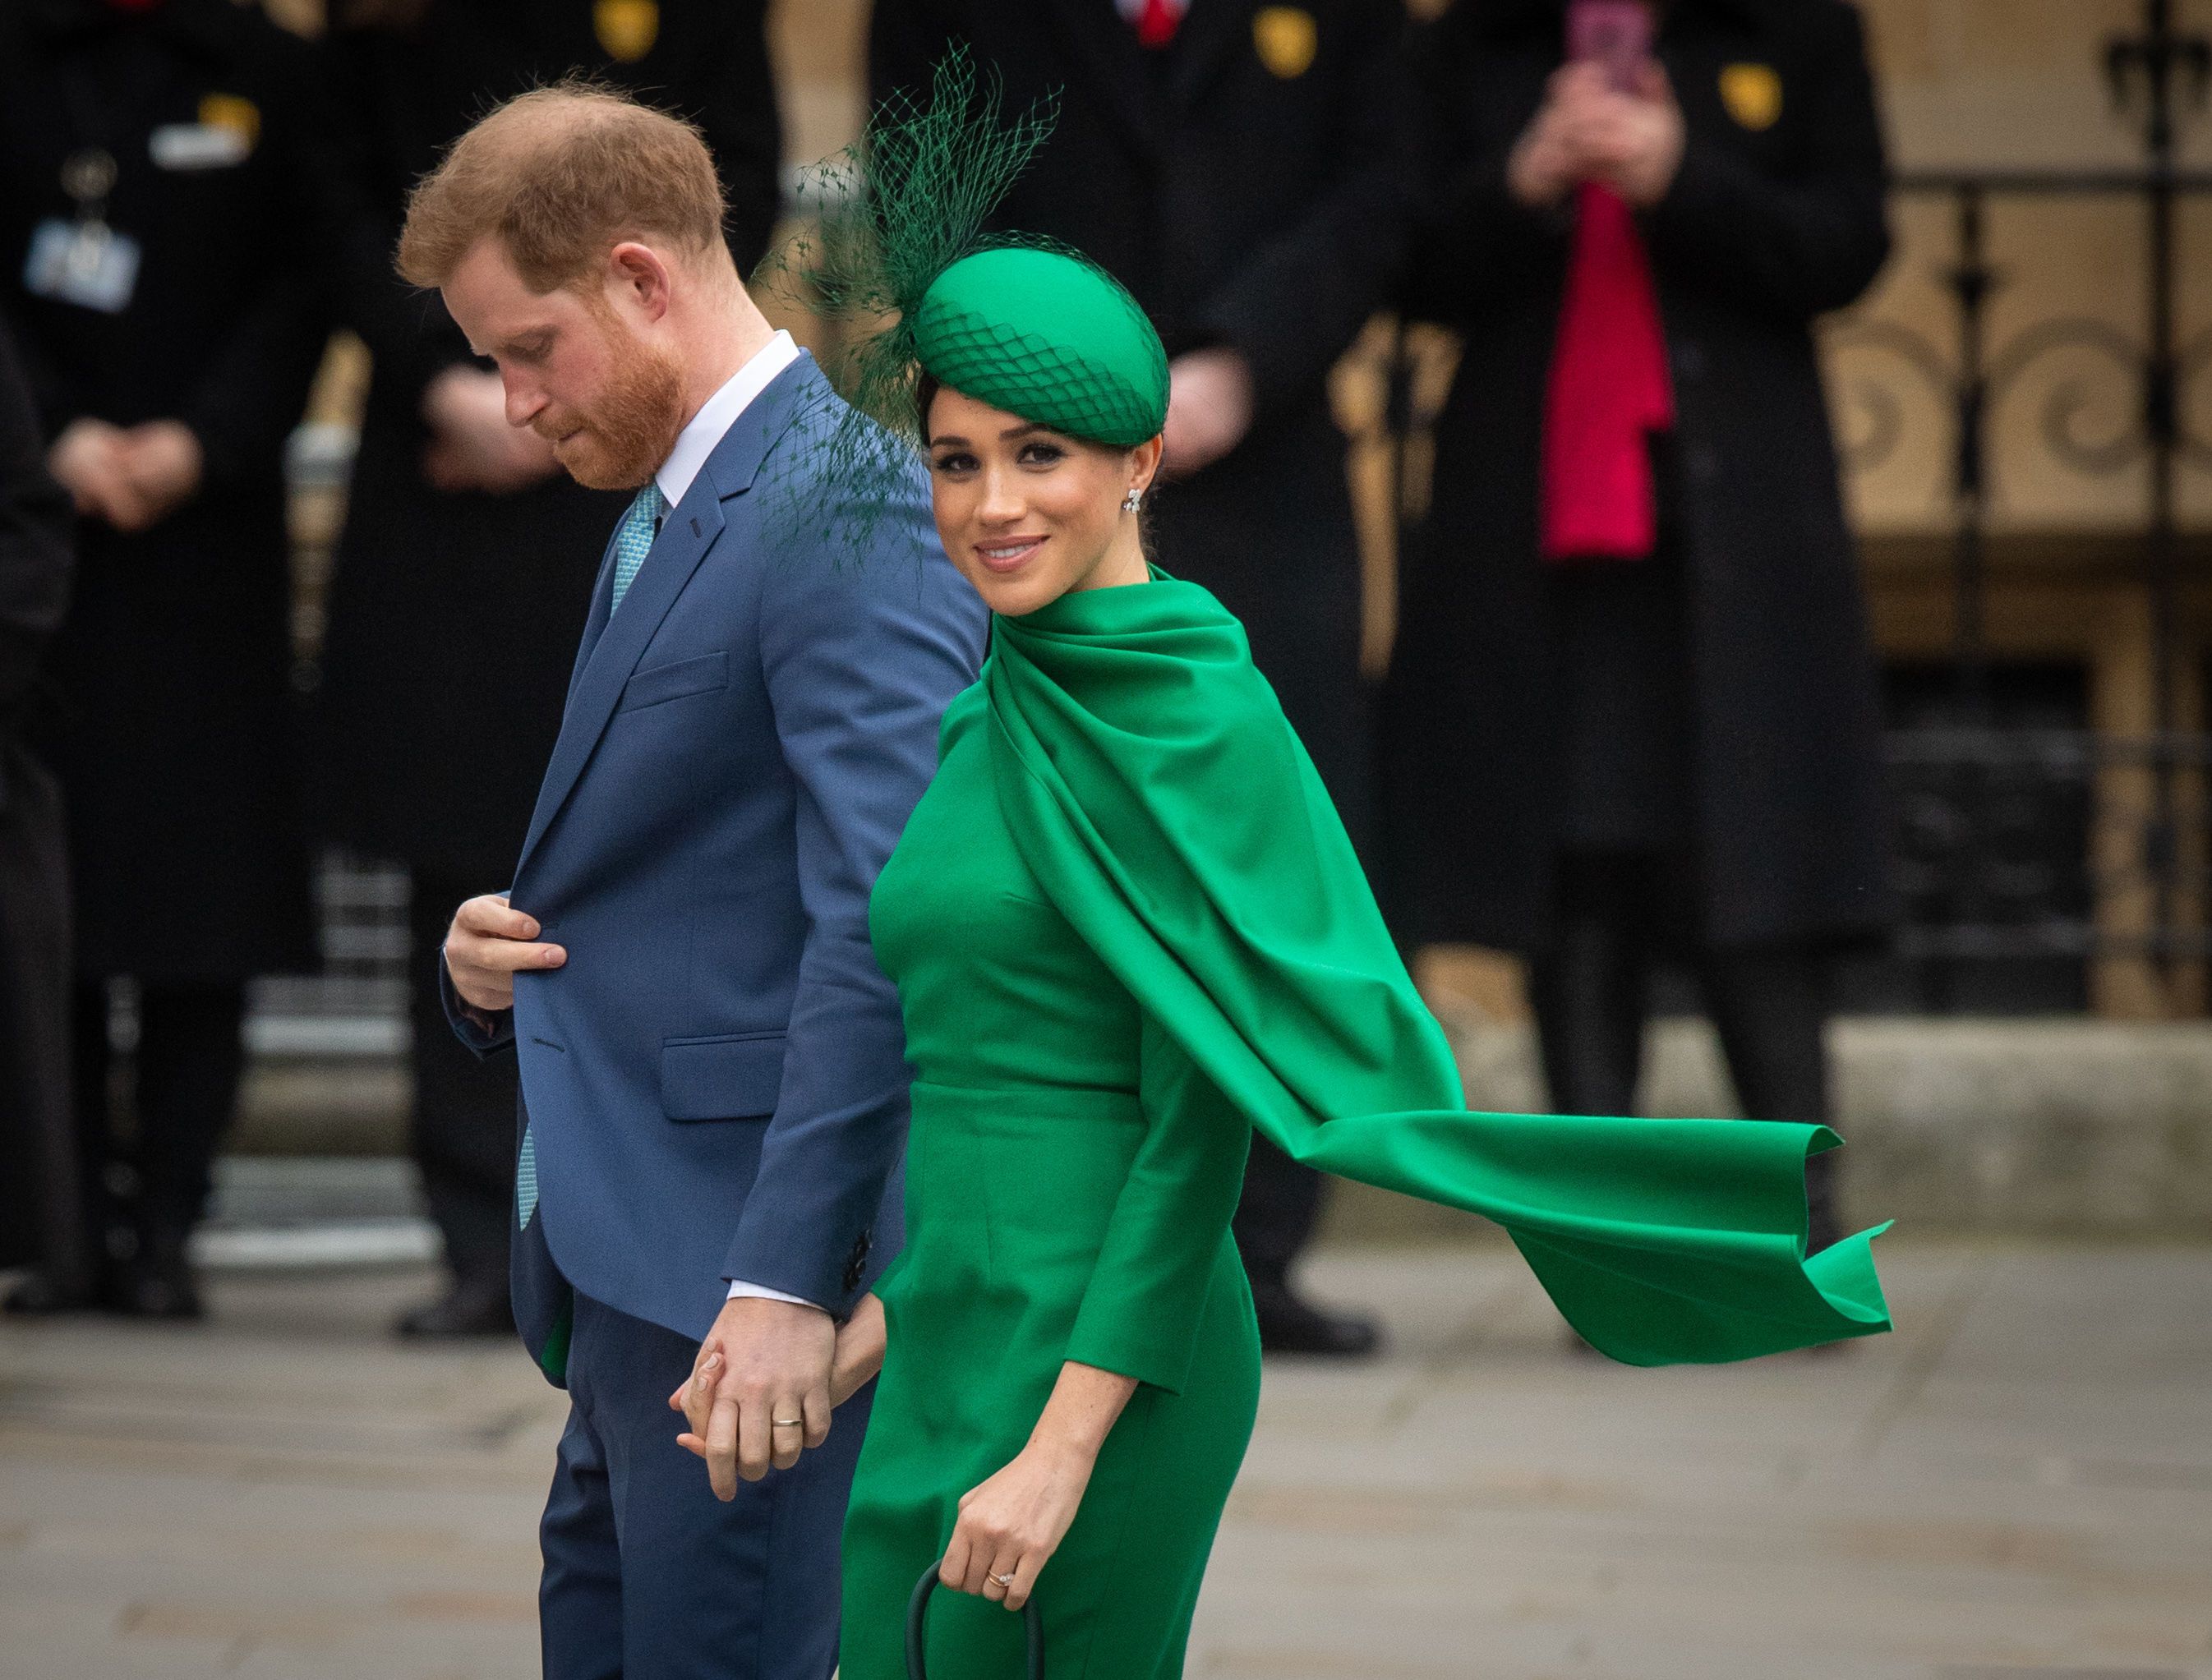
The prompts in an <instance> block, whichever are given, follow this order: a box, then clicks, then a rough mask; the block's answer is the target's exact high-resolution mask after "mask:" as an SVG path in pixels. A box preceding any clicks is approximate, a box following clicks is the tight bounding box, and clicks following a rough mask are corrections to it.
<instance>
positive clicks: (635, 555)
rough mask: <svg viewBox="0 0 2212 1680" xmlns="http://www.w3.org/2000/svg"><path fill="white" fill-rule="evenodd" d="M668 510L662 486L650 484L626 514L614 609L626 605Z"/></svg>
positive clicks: (618, 546)
mask: <svg viewBox="0 0 2212 1680" xmlns="http://www.w3.org/2000/svg"><path fill="white" fill-rule="evenodd" d="M667 511H668V498H667V497H666V496H664V495H663V494H660V486H659V484H657V483H653V482H647V485H646V487H645V488H643V489H642V490H640V491H639V492H638V493H637V500H635V501H634V502H632V503H630V505H629V512H627V513H625V514H623V521H622V523H621V524H620V525H617V526H616V527H615V598H614V606H611V607H609V608H608V609H607V610H608V611H609V612H610V613H611V612H612V611H614V610H615V607H619V606H620V605H622V603H623V596H625V595H627V594H629V586H630V585H631V583H632V582H633V581H634V580H635V579H636V577H637V568H638V567H641V566H642V565H644V564H645V556H646V555H647V551H648V550H650V549H652V547H653V535H654V531H653V527H654V525H656V523H657V522H658V521H659V519H660V516H661V515H662V514H663V513H665V512H667Z"/></svg>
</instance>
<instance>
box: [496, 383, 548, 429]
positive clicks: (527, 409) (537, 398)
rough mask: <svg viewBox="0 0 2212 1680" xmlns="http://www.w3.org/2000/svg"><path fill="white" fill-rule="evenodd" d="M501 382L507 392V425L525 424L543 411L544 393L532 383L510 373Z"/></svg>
mask: <svg viewBox="0 0 2212 1680" xmlns="http://www.w3.org/2000/svg"><path fill="white" fill-rule="evenodd" d="M501 388H502V389H503V390H504V391H506V393H507V424H508V425H510V426H527V425H528V424H530V422H532V421H533V420H535V419H537V417H538V415H540V414H542V413H544V409H545V393H544V391H540V390H539V389H538V387H537V386H536V385H534V384H532V383H531V382H530V381H528V380H526V379H517V378H516V377H515V376H514V375H513V374H512V373H509V374H507V375H506V376H505V378H504V379H502V380H501Z"/></svg>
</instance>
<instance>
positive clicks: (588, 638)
mask: <svg viewBox="0 0 2212 1680" xmlns="http://www.w3.org/2000/svg"><path fill="white" fill-rule="evenodd" d="M621 532H622V521H621V520H619V519H617V520H616V521H615V528H614V530H612V531H609V532H608V533H607V546H606V551H605V553H604V554H602V555H600V556H599V575H598V576H597V577H596V578H594V579H592V604H591V608H590V610H588V611H587V612H586V614H585V615H584V639H583V640H581V641H580V642H578V643H577V644H576V664H575V668H574V670H571V671H569V673H568V701H567V702H566V705H567V706H574V704H575V703H576V685H577V684H578V683H580V682H582V681H583V680H584V670H585V667H586V666H587V665H589V664H591V662H592V649H593V648H595V647H597V646H599V637H600V636H601V635H602V634H605V631H606V628H607V615H608V614H610V613H611V612H612V611H613V610H614V603H615V538H616V537H617V536H619V535H620V534H621ZM562 715H563V716H566V715H567V713H566V710H565V707H564V710H563V713H562Z"/></svg>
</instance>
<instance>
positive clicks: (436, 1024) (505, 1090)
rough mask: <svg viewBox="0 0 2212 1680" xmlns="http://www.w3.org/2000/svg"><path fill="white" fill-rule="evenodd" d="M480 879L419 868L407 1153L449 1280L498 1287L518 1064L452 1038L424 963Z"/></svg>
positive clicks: (510, 1202) (503, 1270)
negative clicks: (440, 1240)
mask: <svg viewBox="0 0 2212 1680" xmlns="http://www.w3.org/2000/svg"><path fill="white" fill-rule="evenodd" d="M483 882H484V877H483V876H481V875H479V876H474V877H472V878H471V879H470V880H467V881H460V880H457V879H454V878H453V877H451V876H444V875H442V874H440V873H438V872H435V871H432V870H416V871H415V875H414V895H413V899H412V901H411V907H410V911H409V913H408V931H409V939H410V943H411V946H412V949H411V951H410V960H409V963H408V969H407V972H408V973H409V974H410V976H411V977H413V979H415V982H416V983H415V984H414V985H413V986H410V987H409V988H408V994H407V995H408V1013H409V1017H410V1020H409V1024H410V1027H411V1028H412V1029H413V1033H414V1051H413V1054H412V1056H411V1058H410V1074H411V1076H412V1083H413V1088H414V1089H413V1096H414V1110H413V1114H414V1118H413V1122H412V1126H411V1130H410V1149H412V1151H413V1154H414V1156H415V1164H416V1167H417V1168H419V1169H420V1170H421V1172H422V1193H423V1198H424V1199H425V1200H426V1201H427V1202H428V1204H429V1209H430V1218H431V1220H432V1222H434V1223H435V1224H436V1226H437V1228H438V1230H439V1233H440V1234H441V1236H443V1237H444V1239H445V1243H446V1265H447V1267H448V1269H450V1270H451V1271H452V1272H453V1277H454V1281H455V1282H457V1283H466V1284H483V1285H496V1286H498V1287H501V1288H504V1287H505V1285H506V1279H507V1231H508V1228H509V1227H510V1226H512V1225H513V1222H514V1221H513V1210H514V1112H515V1101H516V1083H517V1075H516V1071H515V1058H513V1057H512V1056H494V1057H491V1058H486V1059H482V1060H480V1059H478V1058H477V1057H476V1056H474V1055H472V1054H471V1052H469V1051H468V1050H467V1049H465V1047H464V1046H462V1044H461V1041H460V1040H459V1039H457V1038H455V1037H454V1036H453V1027H452V1024H451V1023H450V1022H447V1019H446V1011H445V1008H444V1006H443V1005H442V1004H441V1003H440V1002H439V1000H438V990H437V988H436V986H433V985H432V984H431V983H430V981H431V976H432V973H433V971H432V968H431V966H430V965H431V964H433V963H434V962H436V961H438V960H439V958H438V951H439V948H440V947H441V945H443V944H444V943H445V939H446V929H447V926H448V925H451V923H452V921H453V912H454V911H455V909H457V908H458V907H459V905H460V903H461V901H462V900H464V899H466V898H471V897H474V896H475V895H477V894H478V893H481V892H482V891H483V889H484V888H483Z"/></svg>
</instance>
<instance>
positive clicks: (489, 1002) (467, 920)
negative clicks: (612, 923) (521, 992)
mask: <svg viewBox="0 0 2212 1680" xmlns="http://www.w3.org/2000/svg"><path fill="white" fill-rule="evenodd" d="M538 931H539V930H538V924H537V922H536V921H535V920H534V919H532V918H531V917H528V916H526V915H524V914H523V913H522V912H520V910H517V909H514V908H513V907H510V906H509V905H508V903H507V901H506V900H505V899H503V898H501V897H500V896H499V895H497V894H496V893H488V894H486V895H484V896H483V897H482V898H472V899H471V900H470V901H468V902H467V903H465V904H464V905H463V906H462V907H460V908H459V910H457V911H456V912H454V913H453V925H452V926H451V927H449V928H447V930H446V972H447V973H448V974H450V975H452V976H453V990H454V991H456V992H459V993H460V995H461V1001H462V1002H463V1003H465V1004H468V1005H469V1006H470V1007H471V1009H477V1010H483V1011H484V1012H485V1013H486V1014H488V1015H497V1014H498V1013H500V1012H501V1010H511V1009H513V1007H514V977H515V975H516V973H518V972H520V970H522V969H525V968H558V967H560V966H561V965H562V963H564V962H566V961H568V952H566V951H564V950H562V949H561V948H560V947H559V946H558V945H547V944H539V943H536V942H537V939H538Z"/></svg>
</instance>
